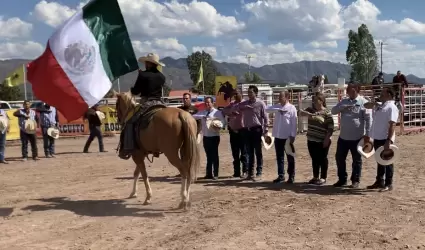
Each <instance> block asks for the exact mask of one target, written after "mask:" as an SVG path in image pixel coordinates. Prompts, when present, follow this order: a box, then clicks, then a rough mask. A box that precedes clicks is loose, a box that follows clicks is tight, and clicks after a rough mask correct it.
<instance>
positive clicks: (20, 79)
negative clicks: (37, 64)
mask: <svg viewBox="0 0 425 250" xmlns="http://www.w3.org/2000/svg"><path fill="white" fill-rule="evenodd" d="M24 82H25V71H24V67H23V66H22V65H21V66H20V67H19V68H17V69H15V71H13V72H12V73H10V74H9V76H7V77H6V78H5V79H4V80H3V85H6V86H7V87H15V86H18V85H20V84H24Z"/></svg>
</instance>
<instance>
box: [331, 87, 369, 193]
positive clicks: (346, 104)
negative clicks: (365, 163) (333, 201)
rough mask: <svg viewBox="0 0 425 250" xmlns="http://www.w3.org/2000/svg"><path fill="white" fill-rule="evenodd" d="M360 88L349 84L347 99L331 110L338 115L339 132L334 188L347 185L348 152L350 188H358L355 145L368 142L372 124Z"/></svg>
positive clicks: (359, 168) (359, 161) (358, 159)
mask: <svg viewBox="0 0 425 250" xmlns="http://www.w3.org/2000/svg"><path fill="white" fill-rule="evenodd" d="M359 90H360V86H359V85H358V84H354V83H349V84H348V86H347V94H348V96H349V98H346V99H343V100H341V101H340V102H339V103H338V104H337V105H336V106H335V107H333V108H332V114H333V115H336V114H340V116H341V130H340V134H339V138H338V142H337V146H336V155H335V158H336V165H337V168H338V181H337V182H336V183H335V184H334V187H343V186H345V185H347V177H348V174H347V165H346V159H347V155H348V152H350V153H351V157H352V159H353V162H352V171H351V187H352V188H358V187H359V184H360V177H361V173H362V156H361V155H360V153H359V152H358V151H357V144H358V143H359V141H360V140H361V139H364V140H365V142H368V141H369V132H370V127H371V124H372V112H371V110H367V109H365V107H364V106H363V105H364V104H365V103H366V102H367V100H366V99H365V98H363V97H362V96H360V95H359Z"/></svg>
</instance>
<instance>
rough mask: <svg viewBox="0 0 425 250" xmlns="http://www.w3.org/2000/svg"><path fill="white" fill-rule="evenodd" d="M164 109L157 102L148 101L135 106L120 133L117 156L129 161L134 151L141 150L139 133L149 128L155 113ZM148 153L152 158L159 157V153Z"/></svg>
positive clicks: (162, 105)
mask: <svg viewBox="0 0 425 250" xmlns="http://www.w3.org/2000/svg"><path fill="white" fill-rule="evenodd" d="M164 108H166V106H165V105H164V104H163V103H162V102H161V101H158V100H149V101H147V102H145V103H143V104H141V105H139V106H137V108H136V111H135V112H134V114H133V115H132V116H131V118H130V119H129V120H128V121H127V122H126V123H125V124H124V126H123V129H122V131H121V135H120V143H119V145H118V148H117V151H118V152H119V153H118V156H119V157H120V158H121V159H124V160H128V159H130V157H131V155H132V153H133V151H134V150H136V149H141V148H142V145H139V143H138V138H140V132H141V131H143V130H144V129H146V128H147V127H148V126H149V124H150V123H151V121H152V118H153V116H154V115H155V114H156V112H158V111H160V110H161V109H164ZM149 153H152V154H153V155H154V157H159V154H160V153H159V152H149Z"/></svg>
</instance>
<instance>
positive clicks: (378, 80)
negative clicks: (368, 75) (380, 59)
mask: <svg viewBox="0 0 425 250" xmlns="http://www.w3.org/2000/svg"><path fill="white" fill-rule="evenodd" d="M382 84H384V74H383V73H382V72H379V74H378V75H377V76H375V78H373V80H372V85H382Z"/></svg>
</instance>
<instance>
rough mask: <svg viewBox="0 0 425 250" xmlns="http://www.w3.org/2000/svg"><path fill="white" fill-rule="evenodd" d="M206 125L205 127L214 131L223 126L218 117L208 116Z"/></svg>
mask: <svg viewBox="0 0 425 250" xmlns="http://www.w3.org/2000/svg"><path fill="white" fill-rule="evenodd" d="M206 125H207V129H210V130H215V131H218V130H220V129H221V128H222V127H223V123H222V122H221V121H220V119H218V118H208V119H207V121H206ZM213 125H214V126H213Z"/></svg>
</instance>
